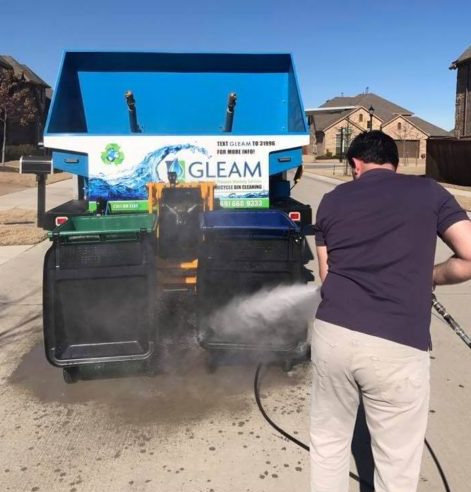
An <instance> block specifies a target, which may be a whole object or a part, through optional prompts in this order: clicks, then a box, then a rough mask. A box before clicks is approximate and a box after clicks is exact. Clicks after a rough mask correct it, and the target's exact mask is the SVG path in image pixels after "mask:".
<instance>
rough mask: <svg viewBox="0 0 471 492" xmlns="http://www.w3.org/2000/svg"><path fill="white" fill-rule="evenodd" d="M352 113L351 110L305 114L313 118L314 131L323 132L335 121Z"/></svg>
mask: <svg viewBox="0 0 471 492" xmlns="http://www.w3.org/2000/svg"><path fill="white" fill-rule="evenodd" d="M351 112H352V110H351V109H345V110H338V109H337V110H333V111H332V112H330V111H316V110H312V111H307V114H308V115H310V116H313V117H314V126H315V129H316V131H324V130H325V129H326V128H328V127H329V126H331V125H333V124H334V123H335V122H336V121H338V120H341V119H343V118H345V117H347V116H348V115H349V114H350V113H351Z"/></svg>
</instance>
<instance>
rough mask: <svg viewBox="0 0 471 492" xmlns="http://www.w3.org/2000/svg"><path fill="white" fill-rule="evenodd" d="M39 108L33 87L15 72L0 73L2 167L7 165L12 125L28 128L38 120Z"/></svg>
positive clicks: (4, 71)
mask: <svg viewBox="0 0 471 492" xmlns="http://www.w3.org/2000/svg"><path fill="white" fill-rule="evenodd" d="M37 112H38V107H37V104H36V100H35V98H34V96H33V94H32V91H31V87H30V86H29V84H28V82H26V80H25V79H24V77H23V76H17V75H15V73H14V72H13V70H8V69H7V70H2V71H0V125H1V127H2V129H3V131H2V165H5V147H6V142H7V131H8V128H9V125H11V123H14V122H16V123H18V124H20V125H21V126H26V125H28V124H29V123H31V122H33V121H34V120H35V118H36V114H37Z"/></svg>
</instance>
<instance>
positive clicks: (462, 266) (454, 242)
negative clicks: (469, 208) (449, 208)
mask: <svg viewBox="0 0 471 492" xmlns="http://www.w3.org/2000/svg"><path fill="white" fill-rule="evenodd" d="M442 236H443V240H444V241H445V242H446V243H447V244H448V246H449V247H450V248H451V249H452V250H453V251H454V253H455V255H454V256H452V257H451V258H448V260H447V261H445V262H443V263H440V264H438V265H435V267H434V269H433V283H434V284H435V285H446V284H457V283H460V282H465V281H466V280H470V279H471V221H469V220H461V221H459V222H455V223H454V224H453V225H451V226H450V227H449V228H448V229H447V230H446V231H445V232H444V233H443V235H442Z"/></svg>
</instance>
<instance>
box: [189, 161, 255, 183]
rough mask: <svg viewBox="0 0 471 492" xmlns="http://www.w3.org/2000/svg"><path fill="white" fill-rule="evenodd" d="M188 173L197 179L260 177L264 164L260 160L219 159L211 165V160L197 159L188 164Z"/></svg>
mask: <svg viewBox="0 0 471 492" xmlns="http://www.w3.org/2000/svg"><path fill="white" fill-rule="evenodd" d="M188 174H189V175H190V176H191V177H193V178H196V179H201V178H216V179H217V178H234V177H237V178H249V177H250V178H260V177H261V176H262V166H261V165H260V161H258V162H256V163H249V162H247V161H244V162H243V163H242V162H237V161H233V162H232V163H231V162H226V161H217V162H216V164H215V165H213V166H211V164H210V162H209V161H206V162H202V161H195V162H192V163H191V164H190V165H189V166H188Z"/></svg>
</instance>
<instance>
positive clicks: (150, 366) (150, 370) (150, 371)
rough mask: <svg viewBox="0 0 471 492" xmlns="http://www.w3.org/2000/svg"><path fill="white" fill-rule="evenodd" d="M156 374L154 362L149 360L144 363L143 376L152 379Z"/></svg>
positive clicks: (156, 369)
mask: <svg viewBox="0 0 471 492" xmlns="http://www.w3.org/2000/svg"><path fill="white" fill-rule="evenodd" d="M157 373H158V368H157V364H156V361H154V360H152V359H149V360H146V361H145V362H144V374H145V375H146V376H149V377H154V376H156V375H157Z"/></svg>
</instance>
